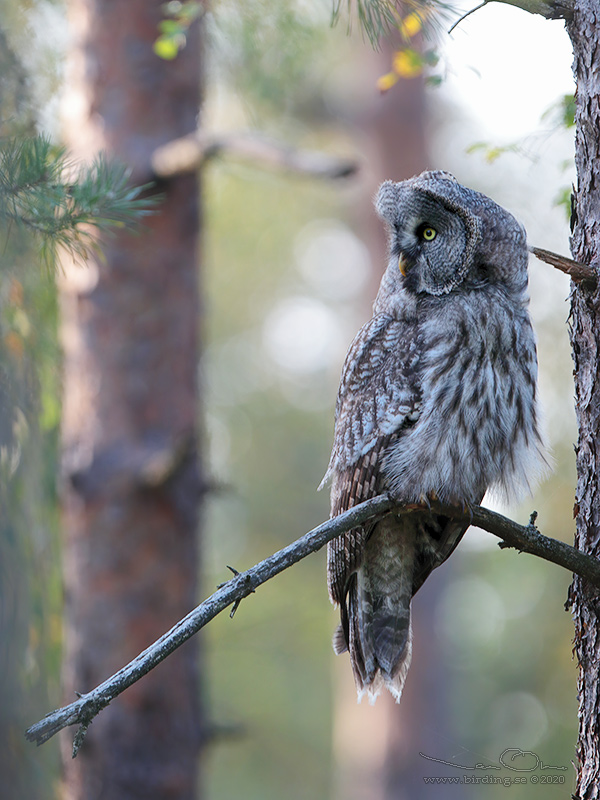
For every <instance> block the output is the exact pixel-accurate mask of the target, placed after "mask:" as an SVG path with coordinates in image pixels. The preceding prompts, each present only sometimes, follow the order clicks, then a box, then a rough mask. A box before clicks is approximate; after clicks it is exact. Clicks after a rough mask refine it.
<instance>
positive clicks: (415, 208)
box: [322, 172, 544, 699]
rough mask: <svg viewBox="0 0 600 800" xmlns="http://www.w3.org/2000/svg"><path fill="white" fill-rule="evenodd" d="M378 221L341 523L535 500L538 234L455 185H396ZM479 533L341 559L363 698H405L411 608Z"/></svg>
mask: <svg viewBox="0 0 600 800" xmlns="http://www.w3.org/2000/svg"><path fill="white" fill-rule="evenodd" d="M376 209H377V212H378V214H379V215H380V217H381V218H382V219H383V221H384V222H385V223H386V225H387V228H388V231H389V237H390V259H389V264H388V267H387V270H386V272H385V273H384V276H383V278H382V281H381V286H380V289H379V293H378V295H377V298H376V300H375V305H374V309H373V317H372V319H371V320H370V321H369V322H367V324H366V325H364V327H363V328H362V329H361V330H360V331H359V333H358V334H357V336H356V337H355V339H354V341H353V342H352V344H351V346H350V349H349V351H348V355H347V356H346V361H345V363H344V367H343V370H342V378H341V382H340V388H339V392H338V397H337V403H336V414H335V435H334V443H333V450H332V454H331V460H330V463H329V468H328V470H327V473H326V475H325V478H324V479H323V483H325V481H326V480H327V479H328V478H331V480H332V487H331V514H332V516H335V515H336V514H339V513H341V512H342V511H344V510H345V509H347V508H349V507H351V506H353V505H356V504H358V503H360V502H362V501H363V500H366V499H367V498H369V497H372V496H374V495H377V494H380V493H381V492H383V491H389V492H390V493H391V494H392V495H393V496H394V497H395V498H397V499H398V500H400V501H403V502H415V503H421V502H425V503H426V502H427V499H428V498H438V499H440V500H441V501H444V502H449V503H461V504H465V503H479V502H481V499H482V498H483V495H484V494H485V492H486V491H487V490H488V489H490V488H492V489H496V490H499V491H500V492H502V493H503V494H504V495H506V496H516V495H519V494H521V493H522V492H523V490H526V489H527V488H528V487H529V486H530V485H531V483H532V482H533V481H535V479H536V477H537V476H538V475H539V473H540V471H541V469H542V468H543V465H544V455H543V452H544V447H543V443H542V437H541V435H540V430H539V424H538V412H537V403H536V381H537V358H536V348H535V339H534V335H533V331H532V328H531V324H530V321H529V315H528V312H527V304H528V298H527V294H526V291H527V261H528V251H527V246H526V236H525V231H524V229H523V228H522V226H521V225H520V224H519V223H518V222H517V221H516V220H515V218H514V217H513V216H512V215H511V214H509V213H508V212H507V211H506V210H504V209H503V208H501V207H500V206H498V205H497V204H496V203H494V202H493V201H492V200H490V199H489V198H488V197H486V196H485V195H482V194H480V193H478V192H475V191H473V190H471V189H468V188H466V187H464V186H461V185H460V184H459V183H458V182H457V181H456V180H455V179H454V178H453V176H452V175H450V174H449V173H447V172H424V173H422V174H421V175H419V176H417V177H415V178H412V179H411V180H407V181H403V182H401V183H393V182H392V181H386V182H385V183H383V184H382V186H381V187H380V189H379V193H378V195H377V198H376ZM322 485H323V484H322ZM465 530H466V527H465V526H464V525H460V524H458V523H456V522H452V521H451V520H449V519H448V518H445V517H442V516H440V515H435V514H432V513H430V512H429V511H423V512H416V513H414V514H410V515H404V516H399V517H387V518H386V519H384V520H381V521H380V522H378V523H377V524H375V525H372V526H370V527H368V528H357V529H355V530H352V531H350V532H349V533H346V534H344V535H342V536H340V537H338V538H337V539H334V540H333V541H332V542H331V543H330V544H329V546H328V559H327V573H328V584H329V593H330V597H331V600H332V601H333V602H334V603H335V604H336V605H338V606H339V607H340V616H341V624H340V627H339V628H338V630H337V631H336V634H335V636H334V649H335V651H336V652H337V653H340V652H343V651H345V650H347V649H348V650H349V651H350V658H351V663H352V668H353V671H354V677H355V681H356V685H357V689H358V691H359V693H363V692H365V691H366V692H367V693H369V695H370V696H372V697H373V696H375V695H376V694H377V693H378V692H379V690H380V689H381V687H382V686H386V688H388V689H389V690H390V691H391V692H392V694H393V695H394V696H395V697H396V699H399V698H400V694H401V692H402V688H403V685H404V680H405V678H406V673H407V670H408V667H409V664H410V651H411V630H410V602H411V598H412V596H413V595H414V594H415V592H416V591H417V590H418V589H419V588H420V586H421V585H422V584H423V582H424V581H425V579H426V578H427V576H428V575H429V573H430V572H431V571H432V569H434V568H435V567H437V566H439V565H440V564H441V563H442V562H443V561H445V560H446V558H448V556H449V555H450V554H451V553H452V551H453V550H454V548H455V547H456V545H457V544H458V542H459V541H460V539H461V537H462V535H463V534H464V532H465Z"/></svg>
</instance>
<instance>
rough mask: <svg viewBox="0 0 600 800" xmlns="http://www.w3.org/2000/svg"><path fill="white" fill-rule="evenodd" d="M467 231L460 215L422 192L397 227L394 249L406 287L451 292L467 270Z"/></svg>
mask: <svg viewBox="0 0 600 800" xmlns="http://www.w3.org/2000/svg"><path fill="white" fill-rule="evenodd" d="M467 240H468V234H467V231H466V228H465V224H464V221H463V219H462V217H461V215H459V214H457V213H455V212H453V211H452V210H451V209H449V208H447V207H446V206H445V205H444V204H443V203H440V202H439V201H438V200H437V199H434V198H431V197H428V196H427V195H422V194H419V195H417V197H416V198H412V203H411V204H410V205H409V206H408V213H407V214H405V215H403V216H401V217H400V218H399V219H398V221H397V224H396V226H395V237H394V240H393V252H394V253H395V254H396V255H397V257H398V268H399V270H400V273H401V275H402V276H403V284H404V286H405V287H406V288H407V289H408V290H409V291H411V292H414V293H415V294H432V295H442V294H447V293H448V292H450V291H452V290H453V289H454V288H456V286H458V285H459V284H460V283H461V282H462V281H463V279H464V277H465V275H466V272H467V270H468V263H466V260H465V256H466V252H465V251H466V247H467Z"/></svg>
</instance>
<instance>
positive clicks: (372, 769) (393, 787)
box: [334, 37, 464, 800]
mask: <svg viewBox="0 0 600 800" xmlns="http://www.w3.org/2000/svg"><path fill="white" fill-rule="evenodd" d="M396 44H398V46H400V43H396ZM393 53H394V41H393V38H392V37H390V38H388V39H386V40H385V42H383V43H382V49H381V51H380V52H374V51H371V50H370V49H369V50H367V51H366V52H365V57H364V58H363V59H362V60H361V63H360V69H361V71H367V72H368V74H369V76H370V79H371V86H372V87H374V86H375V83H376V80H377V78H378V77H379V76H380V75H383V74H385V73H386V72H389V70H390V65H391V63H392V59H393ZM424 89H425V85H424V79H423V78H422V77H415V78H412V79H401V80H400V81H399V82H398V83H397V84H396V85H395V86H394V87H393V88H392V89H391V90H390V91H389V92H387V93H386V94H385V95H383V96H375V95H374V93H373V92H371V93H370V103H372V105H369V107H368V108H365V109H364V110H363V113H362V115H361V117H360V119H359V120H357V122H358V123H359V126H360V132H361V133H362V134H363V136H364V142H363V143H362V149H363V151H364V152H365V162H366V163H367V164H368V165H369V167H370V172H369V174H368V183H369V185H368V186H366V187H365V191H364V198H365V202H364V204H363V205H362V206H361V209H360V218H359V219H357V220H355V222H356V225H357V228H358V229H360V228H361V227H362V233H363V236H364V238H365V240H366V241H367V243H368V245H369V250H370V253H371V257H372V262H373V264H374V266H375V269H374V271H373V282H372V291H371V292H370V297H371V301H370V302H372V299H373V298H374V297H375V293H376V291H377V288H378V286H379V281H380V280H381V275H382V273H383V270H384V269H385V265H386V262H387V241H386V238H385V235H384V231H383V228H382V226H381V223H380V221H379V220H378V219H377V217H376V215H375V214H374V212H373V206H372V197H373V196H374V194H375V192H376V190H377V187H378V185H379V184H380V183H381V182H382V181H383V180H386V179H392V180H396V181H400V180H404V179H406V178H410V177H412V176H413V175H415V174H418V173H419V172H421V171H423V170H425V169H427V168H428V167H429V166H430V160H429V153H428V131H427V109H426V103H425V90H424ZM369 313H370V308H369ZM365 316H366V314H365ZM450 568H451V567H450V565H445V567H444V570H443V572H440V573H437V572H436V574H435V575H434V576H433V577H432V578H430V579H429V581H428V582H427V584H426V586H425V587H424V588H423V589H421V591H420V592H419V595H418V597H417V598H416V599H415V602H414V603H413V610H412V615H413V627H414V640H413V665H414V668H413V669H412V670H411V671H410V672H409V675H408V678H407V686H406V689H405V692H404V697H403V698H402V701H401V703H400V705H398V704H397V703H395V702H394V700H393V698H392V696H391V695H390V694H389V693H388V692H385V691H384V692H382V694H381V695H380V696H379V697H378V699H377V702H376V703H375V705H374V706H370V705H368V704H367V703H366V702H364V701H363V703H362V704H361V705H357V703H356V689H355V687H354V682H353V680H352V676H351V671H350V665H349V663H348V662H347V660H346V659H339V663H337V662H336V667H337V675H336V683H337V690H338V694H337V698H336V706H335V709H334V715H335V719H334V754H335V758H336V776H335V789H334V797H336V798H339V799H340V800H341V798H343V800H359V799H362V798H365V797H368V798H369V800H403V799H404V798H410V800H417V799H418V798H421V797H424V796H425V792H426V788H427V787H425V785H424V784H423V779H422V776H423V766H424V764H425V762H420V760H419V758H418V751H419V749H423V750H425V751H426V749H427V745H428V743H431V736H432V734H433V732H434V729H435V733H436V735H437V734H439V733H441V732H442V731H443V729H444V727H445V723H444V720H445V712H444V709H445V706H446V703H445V702H444V696H445V693H446V692H447V691H448V682H447V680H444V676H443V675H442V668H441V664H440V659H439V658H438V657H436V655H435V647H436V644H435V641H433V640H432V638H431V636H430V635H429V632H430V631H431V630H432V629H433V627H434V622H433V614H434V609H435V606H436V602H437V599H438V598H439V596H440V594H441V592H443V589H444V586H445V584H446V582H447V577H448V571H449V569H450ZM431 720H435V724H433V723H431ZM437 750H438V748H437V741H436V743H435V745H434V744H433V743H431V747H430V752H437ZM463 789H464V787H463ZM445 791H446V790H445ZM451 796H452V795H451Z"/></svg>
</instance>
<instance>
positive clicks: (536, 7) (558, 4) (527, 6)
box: [448, 0, 575, 33]
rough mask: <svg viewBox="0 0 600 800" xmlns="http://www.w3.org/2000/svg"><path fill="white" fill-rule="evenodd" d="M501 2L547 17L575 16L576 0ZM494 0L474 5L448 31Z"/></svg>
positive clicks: (506, 0) (564, 17) (514, 0)
mask: <svg viewBox="0 0 600 800" xmlns="http://www.w3.org/2000/svg"><path fill="white" fill-rule="evenodd" d="M496 1H497V2H499V3H504V4H505V5H508V6H516V8H521V9H522V10H523V11H527V12H529V14H540V15H541V16H542V17H545V18H546V19H571V17H572V16H573V8H574V5H575V0H496ZM491 2H492V0H483V2H482V3H480V4H479V5H478V6H474V8H471V9H470V10H469V11H467V12H466V14H463V15H462V17H460V18H459V19H457V20H456V22H455V23H454V24H453V25H452V27H451V28H450V29H449V31H448V33H452V31H453V30H454V29H455V28H456V27H458V26H459V25H460V23H461V22H462V21H463V20H465V19H466V18H467V17H469V16H471V14H474V13H475V11H479V9H480V8H483V7H484V6H487V5H488V4H489V3H491Z"/></svg>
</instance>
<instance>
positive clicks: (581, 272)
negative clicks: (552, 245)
mask: <svg viewBox="0 0 600 800" xmlns="http://www.w3.org/2000/svg"><path fill="white" fill-rule="evenodd" d="M529 252H530V253H533V255H534V256H535V257H536V258H539V260H540V261H545V262H546V264H551V265H552V266H553V267H556V269H559V270H560V271H561V272H565V273H566V274H567V275H569V276H570V277H571V278H572V279H573V280H574V281H575V282H576V283H579V282H580V281H593V282H594V283H596V282H597V280H598V274H597V272H596V271H595V270H594V268H593V267H590V266H589V264H582V263H581V262H579V261H573V259H572V258H567V257H566V256H560V255H558V253H553V252H552V251H551V250H543V249H542V248H541V247H530V248H529Z"/></svg>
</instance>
